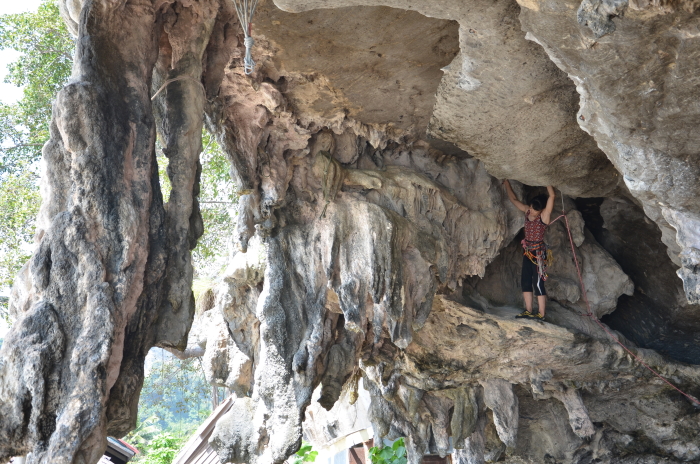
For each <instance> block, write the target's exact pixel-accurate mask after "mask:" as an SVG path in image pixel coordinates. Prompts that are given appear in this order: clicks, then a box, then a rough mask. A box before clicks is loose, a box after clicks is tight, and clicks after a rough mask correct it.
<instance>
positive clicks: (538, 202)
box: [530, 195, 549, 211]
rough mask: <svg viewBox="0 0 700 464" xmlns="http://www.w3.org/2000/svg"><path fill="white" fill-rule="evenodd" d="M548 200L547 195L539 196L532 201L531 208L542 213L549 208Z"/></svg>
mask: <svg viewBox="0 0 700 464" xmlns="http://www.w3.org/2000/svg"><path fill="white" fill-rule="evenodd" d="M548 199H549V198H548V197H547V195H537V196H536V197H535V198H533V199H532V201H530V207H531V208H532V209H534V210H535V211H542V210H543V209H544V207H545V206H547V200H548Z"/></svg>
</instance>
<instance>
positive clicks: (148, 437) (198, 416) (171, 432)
mask: <svg viewBox="0 0 700 464" xmlns="http://www.w3.org/2000/svg"><path fill="white" fill-rule="evenodd" d="M156 358H157V359H156V361H154V362H153V363H152V364H151V368H150V370H149V372H148V375H147V376H146V378H145V380H144V383H143V388H142V389H141V397H140V398H139V421H138V425H137V427H136V429H134V430H133V431H132V432H131V433H130V434H129V435H127V436H126V438H125V440H126V441H127V443H130V444H132V445H134V446H135V447H136V448H138V450H139V451H140V452H141V454H140V455H139V457H138V458H137V459H136V460H135V461H134V462H138V463H146V464H161V463H165V464H167V463H170V462H171V461H172V459H173V458H174V457H175V455H177V451H178V450H179V449H180V447H181V446H182V445H183V444H184V443H185V442H186V441H187V439H188V438H189V436H190V435H192V433H193V432H194V431H195V430H196V429H197V427H199V425H200V424H201V423H202V422H203V421H204V420H205V419H206V418H207V417H208V416H209V414H211V397H210V394H211V386H210V385H209V384H208V383H207V381H206V379H205V378H204V373H203V372H202V369H201V364H200V362H199V359H195V358H191V359H187V360H179V359H177V358H175V357H174V356H172V355H170V354H169V353H166V352H165V351H164V350H160V353H159V354H157V355H156Z"/></svg>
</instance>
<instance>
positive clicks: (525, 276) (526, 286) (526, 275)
mask: <svg viewBox="0 0 700 464" xmlns="http://www.w3.org/2000/svg"><path fill="white" fill-rule="evenodd" d="M533 268H534V264H532V261H530V259H529V258H528V257H527V256H523V270H522V274H521V278H520V286H521V287H522V289H523V299H524V300H525V311H523V312H522V313H520V314H518V315H517V316H516V317H530V316H531V315H532V277H533ZM534 270H535V272H537V269H536V268H534Z"/></svg>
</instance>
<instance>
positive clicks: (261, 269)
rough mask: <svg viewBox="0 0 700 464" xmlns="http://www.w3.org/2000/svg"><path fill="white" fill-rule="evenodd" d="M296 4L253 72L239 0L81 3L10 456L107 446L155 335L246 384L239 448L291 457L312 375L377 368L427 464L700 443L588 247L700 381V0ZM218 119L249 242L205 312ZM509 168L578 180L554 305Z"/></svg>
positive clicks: (632, 458)
mask: <svg viewBox="0 0 700 464" xmlns="http://www.w3.org/2000/svg"><path fill="white" fill-rule="evenodd" d="M277 3H278V5H279V6H280V7H281V8H283V9H285V10H288V11H292V12H294V13H290V12H284V11H281V10H280V9H278V8H277V6H276V5H274V4H273V3H271V2H263V3H262V4H261V5H260V6H259V9H258V12H257V14H256V17H255V22H254V24H255V25H254V29H253V31H254V32H253V35H254V36H255V38H256V41H257V45H256V46H255V48H254V49H253V55H254V57H255V59H256V61H257V62H258V67H257V70H256V72H255V73H254V74H253V75H252V76H249V77H248V76H245V75H244V74H243V72H242V68H241V62H242V56H243V41H242V34H241V31H240V27H239V25H238V23H237V21H236V19H235V14H234V10H233V6H232V4H231V3H230V2H228V1H227V0H220V1H218V0H217V1H215V0H203V1H196V2H195V1H192V2H191V1H184V0H183V1H157V2H156V1H154V2H151V1H149V0H140V1H133V0H122V1H121V2H117V3H115V4H112V3H109V2H102V1H98V0H92V1H87V2H85V3H84V4H82V3H80V2H65V3H64V4H63V5H62V8H63V10H64V13H65V15H66V18H67V21H68V22H69V24H70V25H71V26H72V28H73V30H74V31H75V32H76V34H79V43H80V48H79V51H78V54H77V58H76V63H75V69H74V77H73V80H72V81H71V83H70V84H69V85H68V86H67V87H66V88H65V89H64V90H63V91H62V92H61V93H60V94H59V96H58V98H57V101H56V105H55V109H54V122H53V124H52V138H51V140H50V141H49V143H48V144H47V145H46V147H45V149H44V163H45V177H44V185H43V194H44V204H43V206H42V210H41V215H40V218H39V231H38V234H37V248H36V252H35V254H34V257H33V258H32V261H31V262H30V263H29V264H28V265H27V266H26V267H25V269H24V270H23V272H22V274H21V275H20V277H19V278H18V281H17V284H16V286H15V288H14V290H13V301H12V308H13V311H14V312H15V314H16V316H17V322H16V323H15V326H14V328H13V331H12V332H11V334H10V335H9V336H8V338H7V341H6V342H5V344H4V345H3V348H2V351H1V352H0V359H1V360H2V361H1V362H0V371H1V372H2V376H0V417H2V418H3V419H5V418H7V420H3V421H0V462H1V461H3V460H7V457H9V456H12V455H16V454H27V453H29V461H30V462H52V463H53V462H58V463H88V462H95V461H96V459H97V457H98V456H99V455H100V454H101V451H102V449H103V448H104V440H105V435H106V434H107V433H110V434H114V435H123V434H124V433H126V432H127V431H128V430H129V429H130V428H132V427H133V426H134V424H135V418H136V405H137V402H138V394H139V390H140V387H141V384H142V381H143V360H144V357H145V355H146V353H147V352H148V349H150V347H152V346H155V345H158V346H162V347H165V348H168V349H170V350H171V351H174V352H176V353H179V354H180V355H181V356H203V361H204V365H205V367H206V369H207V376H208V379H209V380H210V381H211V382H212V383H213V384H217V385H221V386H226V387H228V388H230V389H231V390H233V391H234V392H235V393H236V394H237V395H238V397H239V398H238V400H237V401H236V403H235V406H234V408H233V409H232V411H231V412H230V413H229V414H228V415H227V417H225V418H224V419H222V421H221V422H220V423H219V426H218V428H217V431H216V433H215V434H214V438H213V441H212V442H213V444H214V445H215V446H216V448H217V449H218V451H219V454H220V457H221V458H222V459H223V460H224V461H230V462H248V463H270V462H272V463H281V462H282V461H284V460H285V459H286V458H287V456H289V455H290V454H292V453H293V452H294V451H296V449H297V448H298V446H299V444H300V441H301V436H302V428H303V421H304V417H305V416H304V415H305V410H306V408H307V406H309V404H311V402H312V400H315V399H314V397H313V393H314V391H318V404H320V406H322V407H324V408H327V409H330V408H332V407H333V405H334V404H335V403H336V401H337V400H338V398H339V397H340V396H341V395H346V396H348V397H356V392H355V390H356V389H357V388H358V383H360V382H359V379H360V378H362V384H363V385H364V386H365V388H366V389H367V391H368V392H369V396H370V404H369V407H368V417H369V419H370V420H371V422H372V423H373V425H374V430H375V433H376V434H377V436H378V437H377V438H379V437H383V436H387V437H398V436H406V437H407V445H408V451H409V457H410V461H411V462H412V463H417V462H419V461H420V460H421V456H422V455H423V453H424V452H425V451H426V450H427V449H428V448H429V447H431V446H432V447H433V448H434V449H435V450H436V451H437V452H439V453H440V454H444V453H446V452H448V450H449V449H450V440H449V438H450V437H451V438H452V443H453V445H454V447H455V448H456V449H457V451H456V452H455V456H454V458H455V459H456V460H458V461H459V462H465V463H482V462H486V461H497V460H504V461H505V462H532V463H541V462H562V463H563V462H565V463H576V464H578V463H581V464H583V463H586V462H592V461H595V460H598V462H609V463H613V462H614V463H623V462H630V463H631V462H669V463H670V462H683V461H686V462H688V461H693V460H698V459H700V449H699V448H698V446H697V443H698V442H699V441H700V440H699V438H700V437H698V430H700V427H699V425H700V424H699V423H698V422H699V421H700V415H698V412H697V410H695V409H693V408H692V406H691V403H690V402H689V400H687V399H684V398H683V397H682V396H680V394H678V393H677V392H675V391H672V390H670V389H669V388H668V387H667V386H666V385H665V384H664V383H663V382H661V381H660V380H658V379H656V378H655V377H653V376H652V375H651V374H649V372H648V371H646V370H644V369H643V368H641V367H640V366H639V365H638V364H637V363H636V362H635V361H633V359H632V358H631V356H630V355H629V354H628V353H627V352H626V351H624V350H623V348H621V347H620V346H619V345H617V344H616V343H615V342H614V341H613V340H611V339H610V337H609V335H608V334H606V333H605V332H604V331H603V330H602V329H601V328H600V327H599V326H598V325H597V324H595V323H594V322H593V321H592V320H591V319H590V318H585V317H582V314H585V312H586V311H587V310H588V308H587V307H586V305H585V304H584V303H583V301H582V296H583V295H582V292H581V289H580V287H579V284H578V273H577V270H576V268H575V265H574V263H573V260H572V258H571V256H572V255H571V253H572V249H573V252H574V253H576V256H577V259H578V261H579V262H580V263H581V265H582V268H581V269H582V278H583V282H584V284H585V287H586V289H587V292H586V295H587V298H588V300H589V302H590V304H591V310H592V312H593V314H594V315H595V316H597V317H602V316H605V317H606V318H605V320H606V322H607V323H609V324H610V326H611V327H612V328H614V329H617V330H619V331H620V332H622V333H623V334H624V336H622V335H621V334H618V336H619V337H620V339H621V340H622V341H623V342H624V343H626V344H628V345H629V346H631V349H632V350H633V352H635V353H636V355H637V356H639V357H640V358H641V359H643V360H644V362H646V363H647V364H649V365H650V366H651V367H653V368H654V369H657V370H658V371H659V372H661V373H662V374H663V375H665V376H666V377H668V378H670V379H671V380H672V381H673V382H674V383H676V384H677V385H678V386H679V387H680V388H682V389H684V390H687V391H688V392H689V393H690V394H695V395H697V394H698V393H700V391H698V390H697V385H698V380H699V377H700V368H698V367H696V364H698V363H700V359H698V357H697V355H696V351H697V350H696V349H695V347H693V348H689V347H685V345H686V344H687V345H691V344H697V342H696V340H697V333H698V327H699V324H700V323H699V322H698V317H697V314H696V313H697V311H696V309H697V308H696V305H694V303H695V302H696V297H697V295H696V292H697V290H696V289H695V286H696V283H695V281H696V278H697V270H696V266H697V265H698V262H700V259H697V257H696V256H695V254H696V253H697V248H700V246H699V245H697V243H695V242H697V240H695V238H696V235H697V233H698V230H700V228H698V227H697V225H693V224H694V221H695V222H697V217H696V216H697V215H698V211H699V210H698V208H700V206H698V203H697V200H696V197H697V195H696V193H697V192H696V189H697V187H696V186H695V185H696V184H695V182H694V177H695V174H694V173H695V171H696V170H697V169H698V165H697V162H696V161H697V160H695V158H694V154H695V153H696V152H697V147H696V145H697V144H694V139H693V137H695V135H693V134H694V133H693V132H692V130H691V129H690V128H691V127H694V124H693V123H694V122H696V121H695V119H696V113H697V111H696V109H697V108H696V105H695V106H694V101H695V100H694V99H693V98H692V97H693V96H694V93H693V92H694V90H693V89H694V88H693V82H694V81H693V80H692V79H691V78H690V77H688V78H685V79H684V78H683V77H684V76H691V75H692V72H693V70H694V69H695V68H694V67H695V66H696V61H697V60H695V59H694V58H695V55H696V54H697V51H696V48H697V40H698V39H697V34H696V33H695V32H696V31H695V32H694V29H693V28H695V22H696V21H697V18H696V16H694V15H692V14H691V13H689V12H688V11H690V10H692V5H681V6H683V7H687V10H688V11H685V10H676V8H677V7H676V6H667V7H664V8H666V10H667V11H666V10H664V11H660V10H658V8H660V7H657V6H644V5H634V6H633V8H636V10H634V12H633V13H631V12H630V11H627V12H626V16H624V19H622V20H619V19H615V20H614V21H612V20H611V19H610V16H611V15H613V16H614V15H617V16H621V15H622V13H623V12H625V11H626V6H625V5H624V4H617V3H614V4H613V3H610V4H609V3H605V2H601V3H595V2H588V1H586V2H584V4H582V6H581V7H580V9H579V5H578V4H573V3H571V2H568V3H567V0H546V1H543V2H530V1H529V0H528V2H521V5H520V6H519V5H518V4H517V3H515V2H514V1H506V0H502V1H501V0H499V1H498V2H495V3H494V2H485V1H481V0H475V1H472V2H467V3H465V2H462V1H452V0H450V1H447V0H446V1H441V2H434V1H431V2H428V1H424V0H420V1H414V2H407V1H406V0H385V1H381V2H370V1H367V0H363V1H361V2H360V1H356V0H337V1H331V2H329V1H324V2H320V1H316V0H314V1H308V2H295V1H292V0H279V1H278V2H277ZM521 6H522V8H521ZM630 8H632V7H630ZM655 8H656V9H655ZM307 10H308V11H307ZM577 12H578V13H577ZM661 13H664V14H661ZM611 21H612V22H611ZM579 22H581V23H585V24H587V26H584V25H581V24H579ZM612 25H615V26H616V27H615V28H613V27H612ZM589 28H590V29H589ZM523 29H524V30H526V31H528V32H527V33H526V32H525V31H524V30H523ZM603 33H605V34H607V35H602V34H603ZM526 34H527V35H526ZM592 34H595V35H597V36H598V37H597V38H596V39H593V38H592V37H594V35H592ZM527 39H532V40H527ZM639 44H641V45H639ZM650 44H653V46H651V45H650ZM567 75H568V77H567ZM622 76H624V77H622ZM572 80H573V82H572ZM649 95H651V97H649ZM577 102H578V103H579V104H580V105H581V106H580V108H579V106H578V104H577ZM203 125H206V127H207V128H208V129H209V130H210V131H211V132H212V133H213V134H215V135H216V137H217V138H218V140H219V142H220V145H221V146H222V147H223V149H224V150H225V152H226V153H227V155H228V157H229V159H230V161H231V166H232V176H233V178H234V179H235V182H236V185H237V187H238V188H239V192H238V193H239V195H240V200H239V212H238V219H237V223H236V224H235V225H232V235H233V236H234V240H235V242H236V243H237V244H238V246H239V247H240V249H241V252H240V253H237V254H236V255H235V256H232V257H231V258H230V265H229V267H228V269H227V270H226V272H225V273H224V274H223V275H222V276H221V278H220V280H219V282H218V284H217V287H216V290H215V293H216V297H215V303H214V306H213V307H212V308H210V309H208V310H207V311H205V312H204V313H203V314H202V315H201V317H200V319H198V322H197V324H196V325H195V327H194V328H193V330H192V333H191V334H190V337H189V340H188V332H189V331H190V325H191V324H192V319H193V317H194V311H195V305H194V299H193V297H192V291H191V289H190V287H191V280H192V275H193V268H192V262H191V257H190V254H189V253H190V250H191V249H192V248H193V247H194V246H196V241H197V239H198V237H199V236H200V235H201V233H202V230H203V229H202V222H201V216H200V214H199V207H198V203H197V195H198V192H199V185H198V184H199V172H200V165H199V159H198V158H199V152H200V151H201V138H200V134H201V129H202V127H203ZM579 126H580V127H582V128H583V130H582V129H581V128H580V127H579ZM156 132H157V133H158V135H159V139H160V141H161V146H162V149H163V152H164V153H165V155H166V156H167V157H168V159H169V167H168V176H169V178H170V183H171V185H172V187H173V190H172V192H171V193H170V195H169V198H167V199H166V200H164V199H163V198H162V195H161V190H160V181H159V179H158V174H157V169H155V149H156V144H155V140H156ZM494 176H495V177H494ZM501 177H510V178H514V179H515V180H517V181H519V182H514V185H515V188H516V191H517V193H518V194H519V195H520V196H521V198H526V197H530V196H531V194H533V193H535V192H534V191H533V189H531V188H530V187H528V185H532V186H536V185H549V184H553V185H555V186H556V187H557V188H558V189H559V190H560V191H561V192H563V193H564V194H565V195H567V197H565V199H564V200H563V207H564V209H566V210H567V212H568V213H567V219H568V222H569V224H570V227H571V233H572V241H573V242H574V243H573V245H572V244H571V243H570V242H569V235H568V232H567V230H566V229H565V227H564V220H563V219H562V220H560V221H558V222H557V223H555V224H554V225H552V226H551V227H550V229H549V232H548V237H547V240H548V242H549V245H550V246H551V248H552V249H553V251H554V253H555V261H554V264H553V265H552V266H551V268H550V279H549V280H548V281H547V286H548V290H549V294H550V303H549V304H548V313H547V314H548V321H549V322H550V323H542V322H536V321H527V320H525V321H522V320H515V319H513V316H514V315H515V314H517V312H518V311H519V309H518V307H519V306H521V304H522V303H521V297H520V290H519V288H518V285H517V283H518V276H519V267H520V263H521V260H522V255H521V252H520V248H519V240H520V238H519V236H518V234H519V230H520V229H521V228H522V225H523V217H522V213H520V212H519V211H517V210H516V209H515V208H514V207H513V206H512V205H511V204H510V202H509V201H508V199H507V196H506V195H505V191H504V190H503V187H502V186H501V183H500V181H499V180H498V179H497V178H501ZM623 178H624V182H620V179H623ZM523 184H524V185H523ZM592 197H595V198H592ZM574 198H575V199H576V200H575V201H574V200H573V199H574ZM633 199H634V200H635V201H638V202H640V203H641V205H642V207H640V206H638V205H637V204H636V203H633V201H632V200H633ZM560 201H561V198H559V199H558V200H557V210H558V209H559V202H560ZM555 216H557V214H556V213H555ZM647 217H648V218H650V219H647ZM652 221H653V222H652ZM669 226H671V227H673V228H675V229H676V231H677V234H676V235H675V236H674V235H673V234H670V233H669V232H672V231H671V229H670V228H669ZM630 235H635V237H634V239H635V240H634V243H630V240H629V238H628V237H629V236H630ZM674 237H675V238H674ZM639 248H642V249H643V251H644V252H641V253H640V252H639ZM679 252H680V253H681V255H680V256H679V255H678V253H679ZM679 266H680V270H679V271H678V274H679V275H680V276H681V278H682V279H683V280H680V279H678V278H677V277H676V276H675V271H676V269H677V268H678V267H679ZM681 286H683V287H684V292H681ZM625 337H627V338H625ZM664 337H665V338H664ZM628 339H629V340H631V341H629V340H628ZM667 340H668V341H667ZM633 342H634V343H636V345H637V346H635V345H634V344H633ZM652 349H653V350H656V351H652ZM657 351H658V352H661V353H663V354H666V355H668V356H670V358H663V357H662V356H661V355H659V354H658V353H657ZM679 361H682V362H688V363H690V364H682V363H681V362H679ZM317 389H318V390H317Z"/></svg>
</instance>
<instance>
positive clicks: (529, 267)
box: [520, 255, 547, 296]
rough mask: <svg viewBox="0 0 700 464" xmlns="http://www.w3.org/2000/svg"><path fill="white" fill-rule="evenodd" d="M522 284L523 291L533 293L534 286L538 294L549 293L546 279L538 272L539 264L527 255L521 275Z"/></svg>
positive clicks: (524, 258)
mask: <svg viewBox="0 0 700 464" xmlns="http://www.w3.org/2000/svg"><path fill="white" fill-rule="evenodd" d="M520 285H521V286H522V288H523V293H532V290H533V288H534V290H535V295H537V296H540V295H546V294H547V292H546V291H545V289H544V281H543V280H542V279H540V276H539V274H538V273H537V265H536V264H535V263H533V262H532V261H530V258H528V257H527V256H525V255H523V273H522V275H521V277H520Z"/></svg>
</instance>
